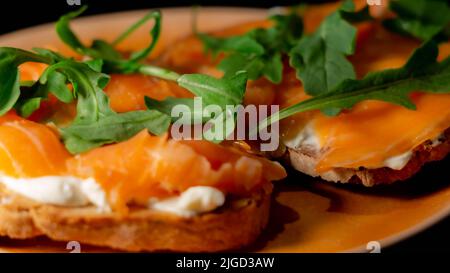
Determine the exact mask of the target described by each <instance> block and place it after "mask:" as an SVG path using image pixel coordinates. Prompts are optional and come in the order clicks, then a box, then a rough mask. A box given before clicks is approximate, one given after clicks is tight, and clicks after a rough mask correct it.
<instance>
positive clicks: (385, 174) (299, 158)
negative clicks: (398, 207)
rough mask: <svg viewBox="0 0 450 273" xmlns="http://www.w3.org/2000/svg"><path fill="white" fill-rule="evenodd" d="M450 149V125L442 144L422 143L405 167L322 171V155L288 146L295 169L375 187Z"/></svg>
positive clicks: (399, 178) (410, 172)
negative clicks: (320, 171) (318, 169)
mask: <svg viewBox="0 0 450 273" xmlns="http://www.w3.org/2000/svg"><path fill="white" fill-rule="evenodd" d="M449 153H450V128H449V129H447V130H446V131H445V132H444V133H443V135H442V137H441V139H440V143H439V144H438V145H433V144H432V142H431V141H426V142H425V143H422V145H420V146H418V147H417V148H416V149H415V150H414V151H413V155H412V157H411V159H410V160H409V161H408V163H407V164H406V166H405V167H403V169H401V170H393V169H390V168H388V167H383V168H378V169H366V168H359V169H346V168H335V169H333V170H331V171H329V172H326V173H321V174H319V173H317V172H316V171H315V166H316V164H317V161H318V159H317V155H315V153H314V152H313V151H309V150H296V149H291V148H288V149H287V155H286V156H285V157H286V160H287V161H288V163H289V164H290V165H292V166H293V167H294V169H296V170H298V171H301V172H303V173H306V174H308V175H311V176H314V177H318V176H320V177H321V178H323V179H324V180H326V181H330V182H336V183H351V184H362V185H364V186H366V187H371V186H376V185H382V184H392V183H395V182H397V181H403V180H406V179H408V178H410V177H412V176H413V175H414V174H416V173H417V172H419V171H420V169H421V168H422V166H423V165H425V164H426V163H428V162H432V161H438V160H442V159H444V158H445V157H446V156H447V155H448V154H449Z"/></svg>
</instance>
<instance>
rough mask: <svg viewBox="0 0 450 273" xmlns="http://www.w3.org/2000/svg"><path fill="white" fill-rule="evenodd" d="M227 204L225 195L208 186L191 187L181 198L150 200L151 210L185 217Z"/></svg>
mask: <svg viewBox="0 0 450 273" xmlns="http://www.w3.org/2000/svg"><path fill="white" fill-rule="evenodd" d="M224 203H225V195H224V194H223V193H222V192H221V191H220V190H218V189H216V188H213V187H206V186H196V187H191V188H189V189H187V190H186V191H184V192H183V193H181V194H180V195H179V196H176V197H171V198H167V199H165V200H158V199H154V198H152V199H150V200H149V204H148V206H149V208H151V209H155V210H159V211H164V212H171V213H175V214H178V215H180V216H184V217H191V216H194V215H197V214H199V213H204V212H208V211H212V210H215V209H216V208H218V207H220V206H222V205H223V204H224Z"/></svg>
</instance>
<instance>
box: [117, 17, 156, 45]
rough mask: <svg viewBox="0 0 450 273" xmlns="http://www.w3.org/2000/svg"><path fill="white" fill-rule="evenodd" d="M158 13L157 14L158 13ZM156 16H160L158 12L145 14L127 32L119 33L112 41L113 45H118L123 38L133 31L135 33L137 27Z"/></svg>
mask: <svg viewBox="0 0 450 273" xmlns="http://www.w3.org/2000/svg"><path fill="white" fill-rule="evenodd" d="M156 13H157V14H156ZM156 16H159V13H158V12H155V11H153V12H150V13H149V14H147V15H145V16H144V17H143V18H142V19H140V20H139V21H137V22H136V23H134V24H133V25H132V26H131V27H130V28H128V29H127V30H126V31H125V32H123V33H122V34H120V35H119V37H117V38H116V39H115V40H114V41H113V42H112V43H111V45H112V46H116V45H118V44H119V43H121V42H122V41H123V40H125V39H126V38H127V37H128V36H129V35H130V34H131V33H133V32H134V31H135V30H136V29H138V28H139V27H141V26H142V25H143V24H145V23H146V22H147V21H148V20H150V19H152V18H155V17H156Z"/></svg>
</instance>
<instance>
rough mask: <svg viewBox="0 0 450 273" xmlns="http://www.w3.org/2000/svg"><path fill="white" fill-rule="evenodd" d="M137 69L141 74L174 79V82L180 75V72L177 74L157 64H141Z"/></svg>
mask: <svg viewBox="0 0 450 273" xmlns="http://www.w3.org/2000/svg"><path fill="white" fill-rule="evenodd" d="M138 71H139V73H141V74H143V75H149V76H154V77H157V78H161V79H164V80H169V81H174V82H176V81H177V80H178V78H180V77H181V75H180V74H178V73H176V72H174V71H171V70H168V69H165V68H161V67H157V66H153V65H142V66H141V67H139V69H138Z"/></svg>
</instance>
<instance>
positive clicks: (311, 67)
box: [289, 1, 364, 96]
mask: <svg viewBox="0 0 450 273" xmlns="http://www.w3.org/2000/svg"><path fill="white" fill-rule="evenodd" d="M354 9H355V6H354V4H353V2H352V1H346V2H344V4H343V5H342V6H341V7H340V9H339V10H337V11H336V12H334V13H332V14H331V15H330V16H328V17H327V18H326V19H325V20H324V21H323V22H322V23H321V25H320V26H319V28H318V29H317V30H316V31H315V32H314V33H313V34H311V35H307V36H304V37H303V38H302V39H301V40H300V41H299V42H298V44H297V45H296V46H295V47H294V48H293V49H292V50H291V52H290V54H289V55H290V63H291V66H292V67H294V68H295V69H296V71H297V78H299V79H301V80H302V83H303V86H304V87H305V91H306V93H307V94H309V95H312V96H317V95H321V94H325V93H327V92H329V91H330V90H332V89H334V88H335V87H336V86H338V85H339V84H340V83H341V82H342V81H344V80H346V79H354V78H356V74H355V71H354V69H353V65H352V64H351V63H350V61H348V60H347V58H346V57H347V56H349V55H352V54H353V53H354V51H355V41H356V33H357V29H356V28H355V27H354V26H352V25H351V24H350V23H349V22H348V21H347V19H348V18H349V17H351V14H352V13H354ZM360 13H361V12H360ZM362 13H364V11H363V12H362ZM354 17H355V16H354ZM356 17H358V16H356Z"/></svg>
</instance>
